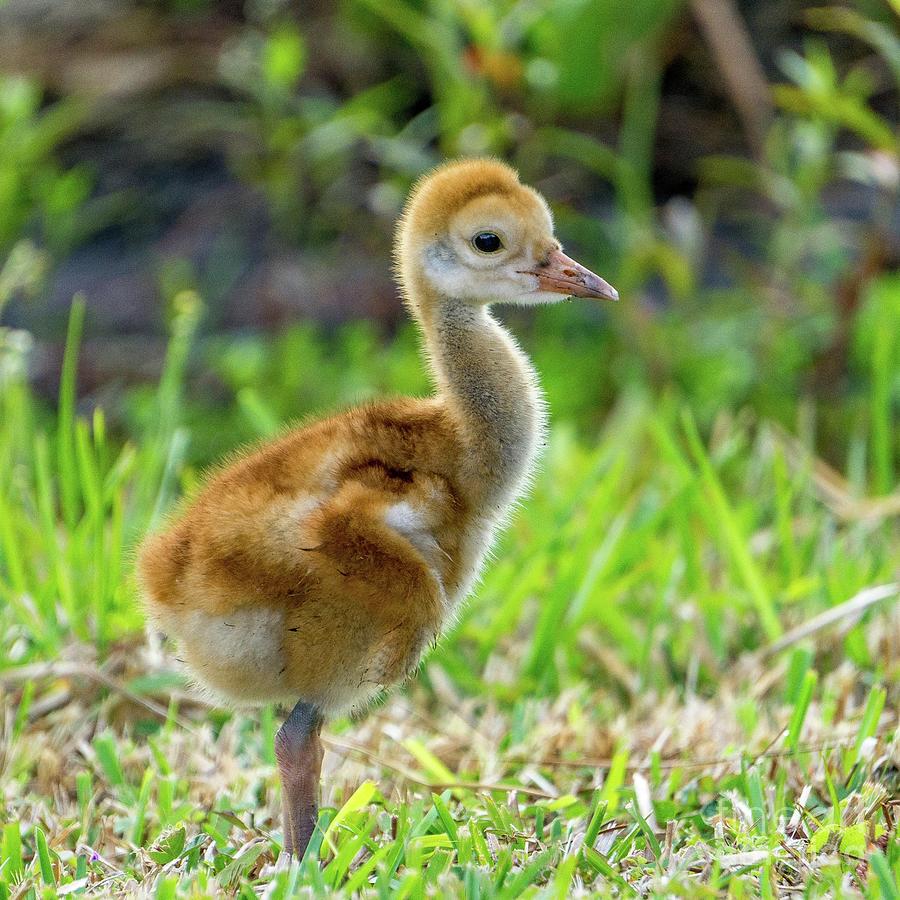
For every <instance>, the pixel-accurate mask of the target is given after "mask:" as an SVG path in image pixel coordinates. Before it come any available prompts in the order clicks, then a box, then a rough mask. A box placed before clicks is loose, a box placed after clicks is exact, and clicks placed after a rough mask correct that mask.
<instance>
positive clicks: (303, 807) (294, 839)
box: [275, 701, 323, 859]
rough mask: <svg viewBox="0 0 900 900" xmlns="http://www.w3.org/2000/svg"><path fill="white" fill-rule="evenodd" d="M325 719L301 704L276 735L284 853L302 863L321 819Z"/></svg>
mask: <svg viewBox="0 0 900 900" xmlns="http://www.w3.org/2000/svg"><path fill="white" fill-rule="evenodd" d="M321 730H322V717H321V715H320V714H319V711H318V709H316V707H315V706H312V705H311V704H309V703H303V702H302V701H301V702H300V703H298V704H297V705H296V706H295V707H294V708H293V709H292V710H291V714H290V715H289V716H288V717H287V718H286V719H285V720H284V724H283V725H282V726H281V728H279V729H278V733H277V734H276V735H275V758H276V759H277V760H278V771H279V774H280V775H281V797H282V804H283V809H284V852H285V853H286V854H287V855H288V856H295V857H296V858H297V859H302V858H303V854H304V853H305V852H306V846H307V844H309V839H310V838H311V837H312V833H313V831H314V829H315V827H316V820H317V819H318V816H319V804H318V793H319V774H320V772H321V770H322V755H323V751H322V742H321V740H320V739H319V732H320V731H321Z"/></svg>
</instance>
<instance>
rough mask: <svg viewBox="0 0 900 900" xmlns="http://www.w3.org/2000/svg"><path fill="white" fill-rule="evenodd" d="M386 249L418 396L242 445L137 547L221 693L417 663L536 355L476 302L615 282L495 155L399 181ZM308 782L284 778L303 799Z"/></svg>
mask: <svg viewBox="0 0 900 900" xmlns="http://www.w3.org/2000/svg"><path fill="white" fill-rule="evenodd" d="M395 261H396V266H397V271H398V276H399V279H400V281H401V286H402V289H403V294H404V297H405V300H406V302H407V305H408V306H409V308H410V310H411V312H412V314H413V315H414V317H415V318H416V320H417V322H418V324H419V327H420V329H421V331H422V335H423V341H424V344H425V349H426V351H427V354H428V357H429V361H430V365H431V369H432V372H433V374H434V377H435V382H436V393H435V396H433V397H429V398H425V399H413V398H405V399H396V400H386V401H383V402H376V403H372V404H369V405H367V406H362V407H359V408H356V409H351V410H348V411H347V412H344V413H341V414H338V415H335V416H332V417H330V418H327V419H324V420H322V421H319V422H315V423H314V424H311V425H307V426H305V427H301V428H298V429H296V430H293V431H291V432H289V433H287V434H286V435H284V436H283V437H280V438H278V439H277V440H275V441H272V442H270V443H268V444H265V445H263V446H261V447H259V448H258V449H256V450H254V451H253V452H250V453H248V454H247V455H245V456H243V457H241V458H238V459H237V460H236V461H234V462H232V463H231V464H230V465H228V466H227V467H225V468H223V469H222V470H220V471H219V472H217V473H216V474H214V475H213V476H212V477H211V478H210V480H209V482H208V483H207V485H206V486H205V488H204V489H203V490H202V491H201V493H200V494H199V495H198V496H197V497H196V498H195V499H194V500H193V502H192V503H191V504H190V505H189V506H187V508H186V509H185V510H184V511H183V512H182V513H181V514H180V515H179V516H177V517H176V518H175V519H174V520H173V521H172V522H171V523H170V524H169V525H168V527H167V528H166V529H165V530H164V531H162V532H161V533H159V534H156V535H153V536H151V537H149V538H148V539H147V540H146V542H145V544H144V546H143V548H142V550H141V553H140V561H139V575H140V581H141V585H142V589H143V597H144V602H145V605H146V608H147V611H148V613H149V615H150V616H151V618H152V619H153V620H154V621H155V623H156V624H157V625H158V626H159V627H160V628H161V629H162V630H164V631H165V632H167V633H168V634H170V635H172V636H173V637H174V638H175V639H176V640H177V641H178V643H179V645H180V647H181V651H182V654H183V656H184V658H185V661H186V664H187V666H188V667H189V669H190V670H191V671H192V673H193V674H194V676H195V677H196V679H197V680H198V681H199V682H200V683H201V684H203V685H205V686H206V687H208V688H209V689H210V690H211V691H213V692H214V693H215V694H216V695H218V696H220V697H222V698H223V699H225V700H228V701H231V702H236V703H240V704H245V703H265V702H270V701H275V700H279V701H291V702H293V701H295V700H300V701H301V703H299V704H298V708H300V707H301V705H303V704H305V706H304V709H307V710H314V711H315V717H314V720H315V722H320V721H321V716H329V715H333V714H335V713H337V712H340V711H342V710H347V709H350V708H352V707H354V706H357V705H360V704H364V703H365V702H367V701H368V700H369V699H370V698H371V697H372V695H373V694H374V693H376V692H377V691H378V690H380V689H381V688H383V687H386V686H388V685H391V684H393V683H395V682H397V681H398V680H400V679H402V678H403V677H404V676H405V675H406V674H407V673H408V672H410V671H411V670H412V669H413V668H414V667H415V665H416V664H417V662H418V660H419V658H420V655H421V654H422V652H423V650H424V649H425V648H426V647H427V646H428V645H429V643H430V642H432V641H433V640H434V639H435V638H436V637H437V636H438V635H439V634H440V632H441V630H442V628H443V627H444V626H445V624H446V623H447V622H448V620H449V619H450V618H451V617H452V615H453V612H454V610H455V609H456V607H457V606H458V604H459V603H460V602H461V601H462V600H463V598H464V597H465V595H466V593H467V592H468V591H469V589H470V588H471V585H472V583H473V581H474V580H475V578H476V577H477V573H478V570H479V569H480V567H481V565H482V563H483V560H484V558H485V554H486V552H487V550H488V548H489V545H490V542H491V540H492V538H493V535H494V533H495V531H496V529H497V526H498V524H500V523H501V522H502V520H503V518H504V516H505V515H506V513H507V511H508V509H509V507H510V505H511V504H512V503H513V502H514V501H515V500H516V498H517V497H518V496H519V495H520V493H521V490H522V488H523V486H524V484H525V483H526V480H527V478H528V476H529V473H530V471H531V469H532V467H533V464H534V459H535V456H536V453H537V449H538V446H539V444H540V441H541V436H542V433H543V428H544V415H543V402H542V398H541V396H540V392H539V389H538V385H537V380H536V377H535V375H534V372H533V370H532V369H531V366H530V365H529V363H528V361H527V359H526V358H525V356H524V355H523V354H522V353H521V351H520V350H519V349H518V348H517V347H516V345H515V343H514V342H513V341H512V339H511V338H510V337H509V335H508V334H507V333H506V332H505V331H504V330H503V329H502V328H501V327H500V326H499V325H498V324H497V323H496V322H495V321H494V319H493V318H492V317H491V316H490V313H489V312H488V309H487V306H488V304H490V303H491V302H493V301H495V300H498V301H510V302H525V303H529V302H549V301H552V300H555V299H561V298H562V297H563V296H565V295H567V294H573V295H578V296H586V297H596V298H608V299H615V292H614V291H613V290H612V288H610V287H609V285H607V284H606V283H605V282H603V281H602V279H600V278H598V277H597V276H596V275H594V274H593V273H591V272H589V271H588V270H586V269H584V268H583V267H581V266H579V265H578V264H577V263H575V262H574V260H571V259H569V258H568V257H566V256H565V255H564V254H563V253H562V251H561V250H560V247H559V243H558V242H557V241H556V239H555V237H554V236H553V223H552V218H551V215H550V211H549V208H548V207H547V204H546V203H545V201H544V200H543V198H541V197H540V195H539V194H537V193H536V192H535V191H533V190H532V189H531V188H529V187H526V186H524V185H522V184H521V183H520V182H519V179H518V177H517V175H516V173H515V172H514V171H513V170H512V169H511V168H509V167H508V166H506V165H504V164H502V163H500V162H497V161H493V160H471V161H463V162H455V163H450V164H448V165H445V166H443V167H441V168H439V169H437V170H436V171H435V172H433V173H431V174H430V175H428V176H426V177H425V178H423V179H422V180H421V181H420V182H419V183H418V184H417V185H416V187H415V188H414V190H413V192H412V194H411V197H410V200H409V202H408V204H407V207H406V210H405V212H404V215H403V218H402V220H401V223H400V226H399V227H398V231H397V240H396V252H395ZM295 713H296V710H295ZM293 715H294V714H292V716H293ZM301 718H302V717H301ZM289 721H290V720H289ZM305 721H306V720H305V719H304V722H305ZM311 721H312V720H311ZM316 727H318V726H315V727H314V726H313V725H309V724H303V723H301V724H300V725H298V726H297V729H299V731H296V729H295V731H296V733H297V734H300V732H303V734H312V732H314V731H315V728H316ZM304 729H306V730H305V731H304ZM283 731H284V729H283ZM291 733H292V734H293V733H294V732H291ZM280 734H281V733H280ZM298 740H299V739H298ZM304 740H307V744H303V743H302V741H301V742H300V743H297V742H294V743H297V747H300V750H297V749H296V747H294V743H291V742H290V741H288V742H287V743H285V747H286V748H288V749H285V750H284V753H283V756H284V760H287V762H284V760H283V759H282V755H280V756H279V762H280V763H281V764H282V776H283V779H287V781H286V786H287V784H288V782H289V783H293V782H292V781H290V779H291V778H293V776H292V775H291V774H290V773H291V772H295V771H299V769H298V768H297V767H298V766H299V763H298V764H297V765H295V766H294V768H293V769H292V768H291V763H290V759H291V758H294V757H296V758H297V759H301V758H302V759H303V760H305V762H304V763H303V765H304V766H307V768H309V767H312V768H315V759H319V761H320V759H321V753H320V751H318V750H317V751H315V752H313V751H312V750H309V749H308V748H309V746H310V745H309V743H308V742H309V741H310V740H312V738H304ZM291 748H293V749H291ZM303 748H306V749H303ZM301 751H302V752H301ZM292 753H293V754H294V757H291V754H292ZM303 753H306V756H303ZM298 754H299V756H298ZM317 754H318V756H317ZM310 760H312V761H310ZM303 771H306V769H303ZM310 771H311V769H310ZM316 777H317V776H316ZM294 781H296V779H294ZM308 781H309V779H306V780H305V781H303V784H306V785H307V787H305V788H303V789H302V790H301V788H291V791H294V792H295V793H296V792H297V791H299V792H300V794H302V795H303V796H304V797H306V796H307V794H305V793H303V791H306V792H307V793H308V784H307V782H308ZM298 783H299V782H298ZM298 796H299V794H298ZM307 800H308V798H307ZM289 802H290V803H300V801H299V800H296V798H295V799H294V800H290V801H289V798H288V796H287V794H286V796H285V805H286V846H287V847H288V849H289V850H295V851H297V852H302V848H303V846H305V838H304V837H303V834H306V831H304V829H306V830H308V828H307V825H308V821H307V820H308V818H309V815H310V808H312V809H313V815H314V805H313V807H310V805H309V802H306V801H304V802H306V805H305V806H303V809H304V810H305V812H304V816H305V819H304V820H303V821H304V822H306V825H304V826H303V828H301V827H300V826H296V822H295V823H294V825H292V826H290V827H289V826H288V824H287V823H288V821H289V819H290V815H289V810H288V805H289ZM301 805H302V804H301ZM295 826H296V828H295ZM301 831H302V832H303V834H301ZM292 835H293V836H292ZM306 839H308V835H306Z"/></svg>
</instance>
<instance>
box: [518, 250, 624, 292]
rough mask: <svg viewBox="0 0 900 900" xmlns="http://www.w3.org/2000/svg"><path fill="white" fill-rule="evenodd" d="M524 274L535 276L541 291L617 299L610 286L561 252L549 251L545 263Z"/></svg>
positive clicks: (614, 290) (613, 289)
mask: <svg viewBox="0 0 900 900" xmlns="http://www.w3.org/2000/svg"><path fill="white" fill-rule="evenodd" d="M524 274H526V275H535V276H536V277H537V280H538V287H539V289H540V290H542V291H552V292H553V293H556V294H566V295H567V296H569V297H590V298H592V299H594V300H618V299H619V292H618V291H617V290H616V289H615V288H614V287H613V286H612V285H611V284H609V283H608V282H606V281H604V280H603V279H602V278H601V277H600V276H599V275H595V274H594V273H593V272H592V271H591V270H590V269H586V268H585V267H584V266H583V265H581V264H580V263H577V262H575V260H574V259H571V258H570V257H568V256H566V254H565V253H563V252H562V250H551V251H550V253H549V255H548V256H547V262H546V263H544V264H543V265H540V266H537V267H536V268H534V269H529V270H527V271H526V272H525V273H524Z"/></svg>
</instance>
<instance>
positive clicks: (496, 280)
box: [395, 159, 619, 305]
mask: <svg viewBox="0 0 900 900" xmlns="http://www.w3.org/2000/svg"><path fill="white" fill-rule="evenodd" d="M395 255H396V263H397V270H398V273H399V276H400V280H401V283H402V285H403V288H404V290H405V292H406V294H407V297H408V298H409V299H411V300H414V299H415V298H416V297H417V296H418V295H419V294H420V293H421V292H422V290H423V288H424V289H425V291H426V292H427V293H429V294H433V295H437V297H445V298H448V297H452V298H454V299H457V300H464V301H467V302H470V303H473V304H485V303H492V302H505V303H520V304H529V305H530V304H535V303H551V302H554V301H556V300H561V299H563V298H564V297H590V298H593V299H597V300H618V299H619V295H618V293H617V292H616V290H615V288H613V287H612V286H610V285H609V284H607V282H605V281H604V280H603V279H602V278H600V277H599V276H598V275H595V274H594V273H593V272H591V271H590V270H589V269H586V268H585V267H584V266H582V265H580V264H579V263H577V262H575V260H574V259H570V258H569V257H568V256H566V255H565V254H564V253H563V252H562V249H561V247H560V244H559V241H558V240H557V239H556V237H555V236H554V234H553V217H552V215H551V213H550V209H549V207H548V206H547V202H546V201H545V200H544V198H543V197H542V196H541V195H540V194H539V193H538V192H537V191H535V190H533V189H532V188H530V187H527V186H526V185H524V184H522V183H521V182H520V181H519V178H518V175H517V174H516V173H515V171H514V170H513V169H511V168H510V167H509V166H507V165H505V164H503V163H501V162H498V161H496V160H491V159H473V160H463V161H458V162H451V163H448V164H446V165H444V166H441V167H440V168H438V169H436V170H434V171H433V172H431V173H430V174H428V175H426V176H424V177H423V178H422V179H421V180H420V181H419V182H418V184H416V186H415V187H414V188H413V191H412V193H411V194H410V197H409V200H408V201H407V204H406V209H405V210H404V213H403V217H402V218H401V220H400V225H399V227H398V231H397V242H396V250H395ZM429 289H430V290H429Z"/></svg>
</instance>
